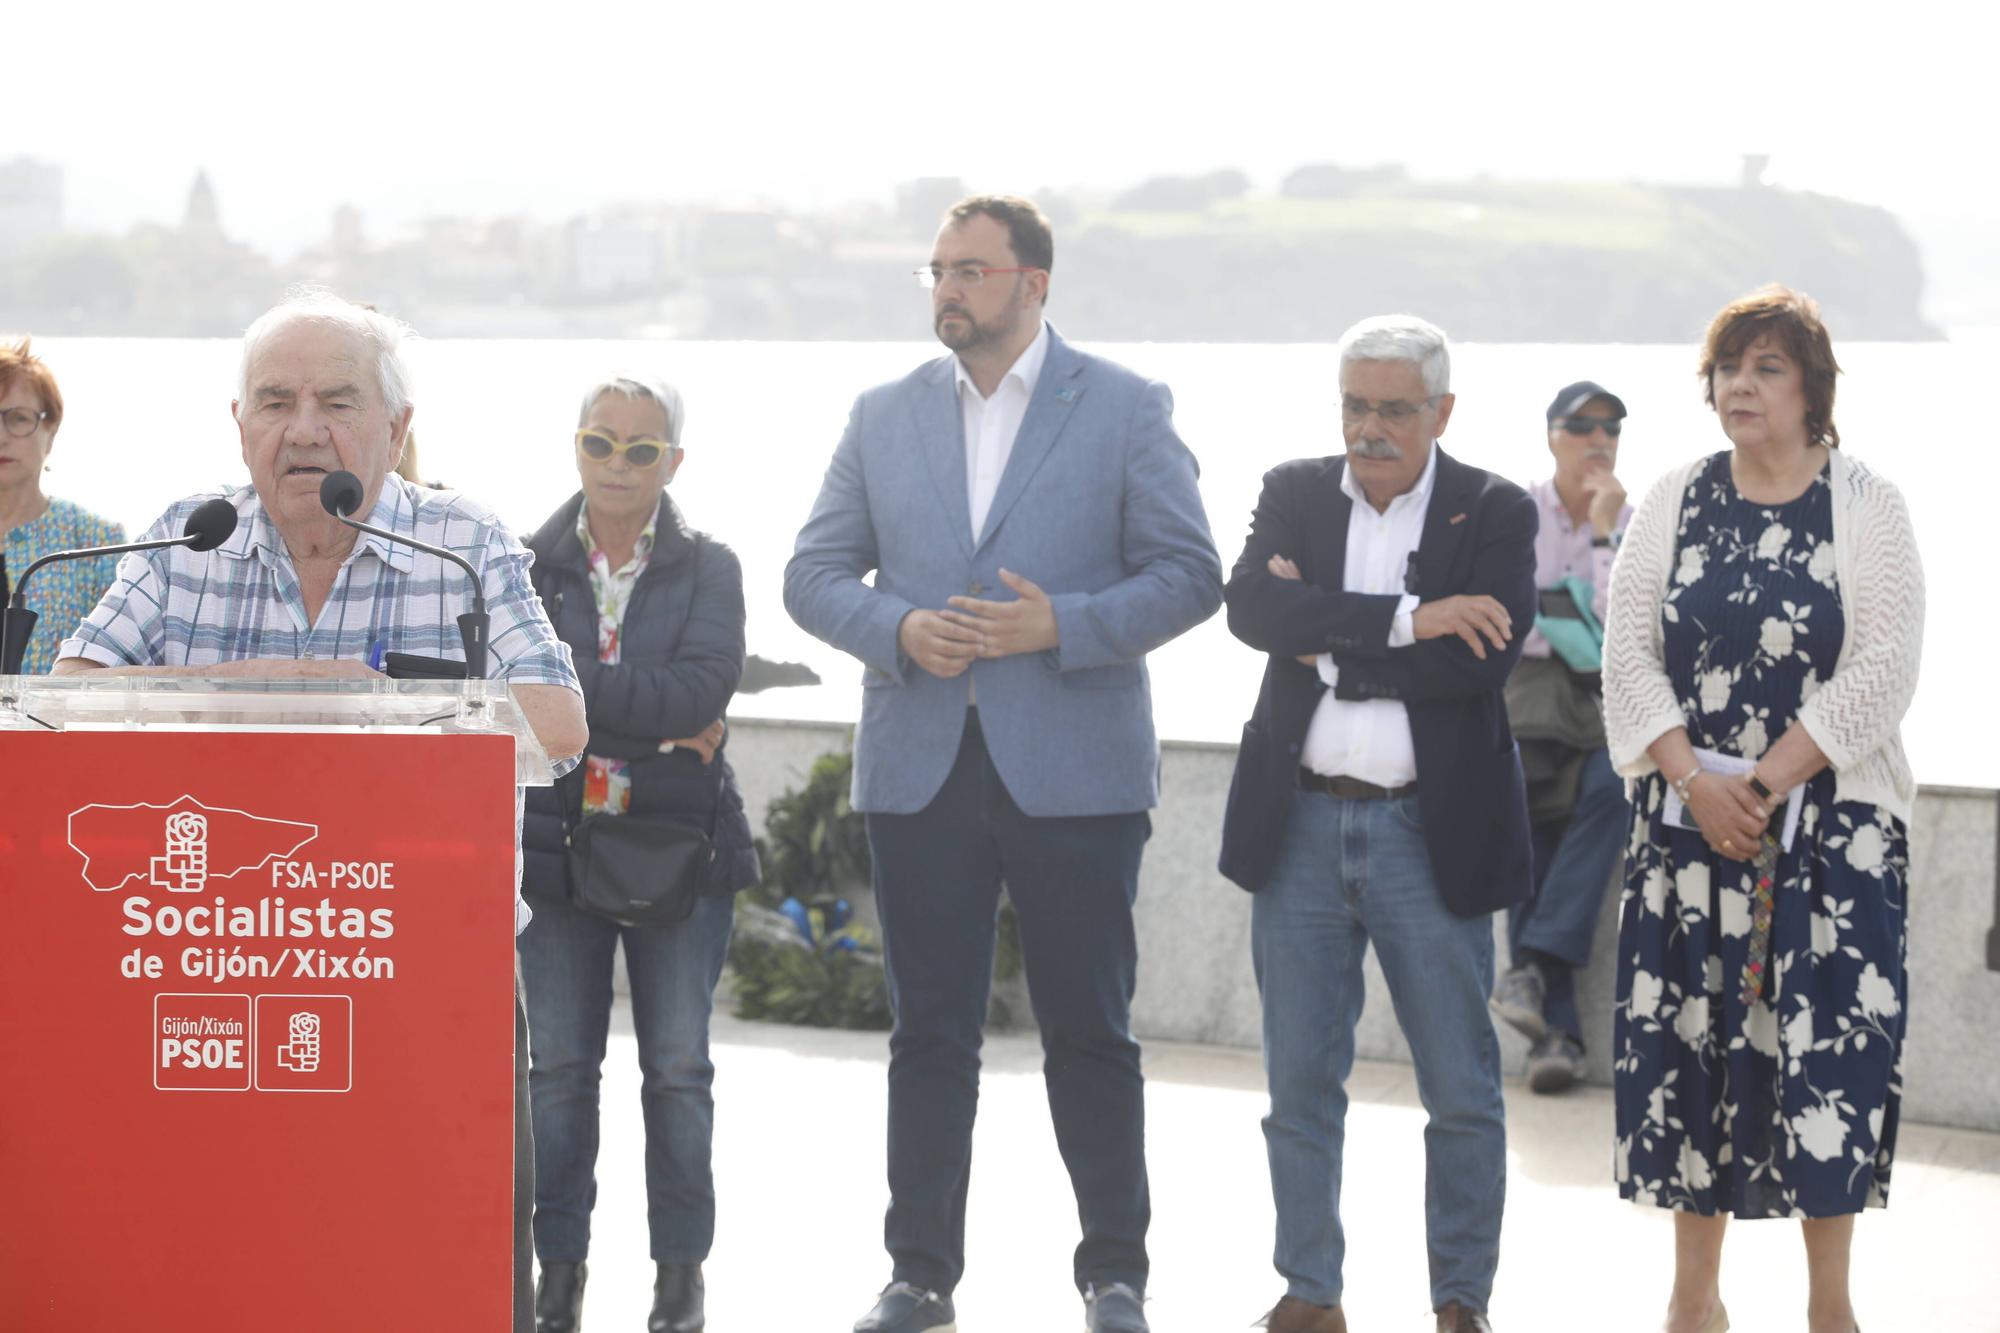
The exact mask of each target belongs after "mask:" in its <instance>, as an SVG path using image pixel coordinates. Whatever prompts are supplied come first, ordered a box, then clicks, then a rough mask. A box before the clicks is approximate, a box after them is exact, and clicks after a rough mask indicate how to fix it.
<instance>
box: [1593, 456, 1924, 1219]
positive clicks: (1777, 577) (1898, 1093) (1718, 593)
mask: <svg viewBox="0 0 2000 1333" xmlns="http://www.w3.org/2000/svg"><path fill="white" fill-rule="evenodd" d="M1675 554H1676V567H1675V569H1674V572H1673V575H1672V577H1671V578H1670V579H1669V581H1668V589H1667V596H1666V600H1665V603H1664V605H1663V607H1662V611H1661V615H1662V620H1663V623H1662V629H1663V631H1664V635H1663V638H1664V644H1665V658H1666V661H1665V667H1666V671H1667V675H1668V678H1669V679H1670V680H1671V681H1672V683H1673V687H1674V693H1675V696H1676V697H1677V698H1678V699H1679V700H1680V703H1681V711H1682V714H1683V716H1685V717H1686V719H1687V725H1688V738H1689V739H1690V740H1691V741H1692V742H1693V743H1694V744H1695V745H1696V746H1697V747H1699V748H1701V749H1707V750H1716V751H1720V752H1722V753H1725V754H1732V755H1738V756H1741V757H1743V758H1747V759H1755V758H1757V757H1758V756H1760V755H1761V754H1763V753H1764V751H1765V750H1766V749H1768V748H1769V747H1770V745H1771V744H1772V743H1773V742H1775V741H1776V740H1777V739H1778V737H1780V736H1782V735H1783V734H1784V732H1785V729H1786V728H1787V727H1789V726H1790V725H1791V723H1792V720H1793V718H1794V717H1795V716H1796V715H1797V713H1798V709H1799V706H1800V704H1801V703H1802V702H1803V701H1804V700H1806V699H1808V698H1810V697H1812V693H1813V691H1814V690H1816V689H1818V688H1819V686H1820V685H1821V684H1822V683H1823V682H1825V681H1826V680H1827V679H1828V678H1829V677H1830V676H1831V675H1832V674H1833V669H1834V663H1835V661H1836V660H1837V659H1838V657H1839V655H1840V644H1841V638H1842V632H1843V628H1844V619H1843V615H1842V610H1841V598H1840V589H1839V586H1838V584H1837V583H1836V581H1835V578H1834V556H1833V509H1832V491H1831V487H1830V486H1829V484H1828V479H1827V474H1826V473H1825V472H1822V473H1821V474H1820V476H1819V477H1818V479H1817V480H1815V481H1814V482H1813V484H1812V485H1811V486H1809V487H1807V488H1806V491H1805V493H1804V494H1803V495H1801V496H1799V497H1798V498H1797V499H1795V500H1792V501H1790V502H1788V503H1785V504H1780V505H1760V504H1754V503H1751V502H1750V501H1747V500H1745V499H1743V498H1742V497H1741V496H1740V495H1738V494H1737V492H1736V486H1735V483H1734V481H1733V479H1732V476H1731V472H1730V455H1729V454H1728V453H1722V454H1718V455H1716V456H1715V457H1714V458H1712V459H1710V460H1708V462H1707V463H1705V464H1704V465H1702V466H1701V467H1700V468H1698V469H1697V470H1696V472H1695V475H1694V479H1693V481H1692V482H1691V483H1690V484H1689V487H1688V490H1687V492H1686V494H1685V495H1684V496H1683V498H1682V508H1681V514H1680V523H1679V536H1678V539H1677V542H1676V553H1675ZM1666 794H1667V783H1666V780H1665V778H1664V777H1663V776H1661V775H1660V774H1658V773H1653V774H1649V775H1648V776H1647V777H1646V778H1645V779H1643V780H1642V781H1641V782H1640V783H1639V784H1638V787H1637V790H1636V791H1635V792H1634V794H1633V795H1634V799H1633V806H1632V838H1631V844H1630V846H1629V848H1628V849H1627V855H1626V862H1625V888H1624V893H1623V895H1622V896H1621V899H1620V903H1619V920H1618V981H1617V991H1616V1000H1615V1011H1614V1014H1613V1056H1614V1070H1615V1078H1616V1101H1617V1143H1616V1149H1615V1161H1614V1165H1615V1171H1616V1175H1617V1179H1618V1190H1619V1193H1620V1194H1621V1195H1623V1196H1624V1197H1625V1198H1628V1199H1631V1200H1634V1201H1636V1202H1639V1203H1649V1204H1654V1205H1657V1206H1659V1207H1663V1208H1673V1209H1678V1210H1683V1211H1691V1212H1697V1213H1705V1214H1714V1213H1731V1214H1734V1215H1735V1216H1737V1217H1743V1218H1755V1217H1833V1216H1837V1215H1840V1214H1844V1213H1856V1212H1860V1211H1861V1210H1862V1209H1863V1208H1864V1207H1870V1206H1873V1207H1881V1206H1883V1205H1884V1204H1886V1203H1887V1201H1888V1193H1889V1171H1890V1166H1891V1163H1892V1161H1893V1159H1894V1156H1895V1145H1896V1123H1897V1116H1898V1111H1899V1107H1900V1102H1901V1097H1902V1046H1903V1026H1904V1021H1905V1012H1906V1005H1907V1000H1908V990H1907V985H1906V981H1905V977H1904V952H1905V934H1904V925H1905V918H1904V913H1905V905H1906V890H1907V887H1908V878H1909V864H1910V856H1909V839H1908V835H1907V833H1906V831H1905V829H1904V827H1903V823H1902V821H1901V820H1900V819H1897V818H1896V817H1894V816H1893V815H1890V814H1888V813H1887V812H1885V811H1883V810H1882V809H1880V808H1879V807H1877V806H1874V805H1868V804H1861V803H1858V802H1853V801H1839V800H1836V799H1835V798H1834V774H1833V772H1832V770H1830V769H1829V770H1826V771H1822V772H1821V773H1819V774H1818V775H1817V776H1815V777H1814V778H1813V779H1812V780H1811V781H1810V782H1809V783H1807V785H1806V792H1805V802H1804V808H1803V810H1802V812H1801V816H1800V823H1799V830H1798V835H1797V838H1796V840H1795V842H1794V843H1793V846H1792V849H1791V850H1790V851H1788V852H1786V853H1784V854H1783V855H1782V856H1781V857H1780V859H1779V861H1778V867H1777V876H1776V889H1775V908H1774V912H1773V916H1772V923H1771V954H1770V959H1771V961H1770V966H1769V970H1768V971H1767V973H1766V978H1767V979H1766V981H1765V985H1764V993H1763V995H1762V996H1761V997H1760V998H1759V1000H1758V1001H1757V1002H1756V1003H1755V1004H1754V1005H1752V1006H1750V1007H1749V1008H1747V1009H1746V1008H1745V1007H1744V1005H1743V1003H1742V1001H1741V999H1740V997H1739V994H1738V984H1739V978H1740V977H1741V975H1742V972H1743V964H1744V958H1745V955H1746V953H1747V950H1748V940H1749V934H1750V905H1751V898H1750V891H1751V887H1752V885H1751V875H1752V871H1751V869H1750V864H1749V863H1748V862H1744V861H1732V860H1729V859H1727V858H1724V857H1722V856H1719V855H1717V854H1715V853H1713V852H1711V851H1710V850H1709V848H1708V845H1707V843H1706V842H1704V841H1703V839H1702V836H1701V835H1700V834H1699V833H1696V832H1693V831H1691V830H1683V829H1679V828H1675V827H1672V826H1669V825H1667V824H1666V823H1665V821H1664V818H1663V814H1664V804H1665V798H1666Z"/></svg>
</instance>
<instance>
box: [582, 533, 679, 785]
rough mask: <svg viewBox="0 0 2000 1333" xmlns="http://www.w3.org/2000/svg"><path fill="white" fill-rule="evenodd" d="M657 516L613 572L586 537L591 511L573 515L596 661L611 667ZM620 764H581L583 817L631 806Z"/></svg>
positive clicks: (597, 760)
mask: <svg viewBox="0 0 2000 1333" xmlns="http://www.w3.org/2000/svg"><path fill="white" fill-rule="evenodd" d="M659 526H660V511H659V510H658V509H655V510H654V511H653V517H652V518H651V519H649V520H647V522H646V530H645V531H644V532H642V533H640V534H639V540H638V542H637V543H635V544H634V545H633V547H632V558H631V559H630V560H627V561H626V562H625V563H624V564H623V565H621V566H619V567H618V568H617V569H613V568H612V567H611V557H609V556H607V555H606V554H605V553H604V548H603V547H602V546H600V545H598V542H597V538H596V537H594V536H592V535H591V532H590V506H589V505H588V504H585V505H582V506H580V507H579V508H578V509H577V511H576V539H577V540H578V541H579V542H581V543H582V544H583V549H584V550H586V551H588V552H590V590H591V592H592V593H593V594H595V596H596V599H597V660H598V661H600V662H603V663H605V664H606V665H609V664H611V663H613V662H616V661H617V660H618V642H619V634H620V631H622V630H623V629H624V627H625V608H626V607H628V606H630V605H631V604H632V590H633V589H634V588H635V587H637V586H638V584H639V576H640V575H641V574H643V573H645V572H646V566H647V564H649V563H650V562H651V561H652V558H653V542H654V539H655V537H656V535H657V534H658V532H659ZM626 768H627V764H626V761H625V760H623V759H606V758H604V757H602V756H600V755H594V754H593V755H589V756H587V757H586V758H585V760H584V773H583V813H585V814H586V815H595V814H612V815H622V814H624V813H625V812H626V811H627V810H629V809H630V808H631V806H632V778H631V775H630V774H629V773H627V772H626Z"/></svg>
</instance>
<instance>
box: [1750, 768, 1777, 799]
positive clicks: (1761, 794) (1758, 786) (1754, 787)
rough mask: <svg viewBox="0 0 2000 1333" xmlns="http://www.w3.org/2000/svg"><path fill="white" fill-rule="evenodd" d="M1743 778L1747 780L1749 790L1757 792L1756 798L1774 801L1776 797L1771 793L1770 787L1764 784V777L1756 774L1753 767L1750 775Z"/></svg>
mask: <svg viewBox="0 0 2000 1333" xmlns="http://www.w3.org/2000/svg"><path fill="white" fill-rule="evenodd" d="M1745 780H1746V781H1747V782H1749V784H1750V790H1751V791H1753V792H1755V793H1756V794H1757V799H1758V800H1760V801H1775V800H1777V799H1778V798H1777V797H1776V796H1774V795H1772V793H1771V789H1770V788H1769V787H1766V786H1765V785H1764V779H1762V778H1760V777H1758V776H1757V772H1756V770H1755V769H1752V770H1751V771H1750V776H1749V777H1748V778H1747V779H1745Z"/></svg>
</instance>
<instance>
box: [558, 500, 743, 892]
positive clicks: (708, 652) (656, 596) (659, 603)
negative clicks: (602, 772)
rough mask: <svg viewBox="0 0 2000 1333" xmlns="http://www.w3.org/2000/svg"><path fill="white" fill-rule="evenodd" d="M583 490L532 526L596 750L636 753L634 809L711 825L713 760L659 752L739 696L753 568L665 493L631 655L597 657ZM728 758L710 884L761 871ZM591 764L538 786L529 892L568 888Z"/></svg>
mask: <svg viewBox="0 0 2000 1333" xmlns="http://www.w3.org/2000/svg"><path fill="white" fill-rule="evenodd" d="M582 507H583V494H582V492H578V493H577V494H575V495H573V496H571V497H570V498H569V500H568V501H567V502H565V503H564V504H563V506H562V507H561V508H560V509H558V510H556V512H555V514H554V515H553V516H551V517H550V519H549V521H548V522H547V523H544V524H543V525H542V528H541V531H539V532H537V533H536V534H535V535H534V536H532V537H530V538H529V539H528V543H527V544H528V549H529V550H531V551H533V552H534V553H535V564H534V569H533V571H532V573H533V577H534V581H535V591H536V592H538V593H540V594H541V597H542V605H543V606H544V607H545V608H547V610H548V615H549V620H550V622H551V623H552V624H554V625H555V628H556V633H557V634H558V635H560V636H561V638H562V641H563V642H564V643H567V644H568V645H569V649H570V654H571V656H572V657H574V658H575V660H576V674H577V677H578V679H579V680H581V681H582V682H583V700H584V708H585V712H586V715H587V716H588V718H589V721H590V748H589V753H590V754H594V755H601V756H603V757H604V758H607V759H623V760H626V761H627V762H628V763H630V765H631V767H630V769H629V770H628V773H629V775H630V777H631V780H632V805H631V809H630V810H629V811H628V813H629V814H632V815H636V816H640V817H647V816H650V817H654V818H661V817H664V818H670V819H675V820H679V821H683V822H687V823H692V824H696V825H700V826H706V824H707V822H708V817H709V793H710V791H711V790H713V785H712V784H713V782H714V776H715V775H714V772H713V770H711V769H709V768H707V767H705V766H704V765H703V764H702V762H701V757H700V756H699V755H697V754H695V753H694V752H693V751H691V750H675V751H673V752H671V753H669V754H661V753H660V752H659V744H660V742H661V741H663V740H672V739H676V738H679V737H683V736H693V735H696V734H697V733H699V732H700V731H701V729H702V728H703V727H706V726H707V725H708V724H709V723H711V722H713V721H715V719H716V718H718V717H720V716H722V712H723V710H724V709H725V708H726V707H728V705H729V699H730V696H731V695H733V694H734V693H735V692H736V682H737V680H738V679H739V678H740V677H741V676H742V674H743V567H742V565H741V564H739V563H738V562H737V559H736V553H735V552H734V551H732V550H730V549H729V548H728V547H727V546H724V545H723V544H722V543H720V542H718V541H715V540H713V539H712V538H710V537H708V536H707V535H706V534H704V533H699V532H691V531H689V529H688V527H687V525H686V523H685V522H683V521H682V519H681V515H680V510H679V509H678V508H677V507H676V506H675V504H674V502H673V500H672V499H671V498H666V497H663V498H662V501H661V506H660V519H659V525H658V527H657V529H656V532H655V540H654V546H653V556H652V559H651V560H650V561H648V562H647V564H646V568H645V570H644V571H643V572H642V573H641V574H640V575H639V582H638V585H637V586H636V587H634V588H633V590H632V601H631V603H630V604H629V605H628V606H627V607H626V609H625V622H624V626H623V629H622V631H621V634H620V643H619V650H618V655H619V660H618V661H617V662H616V663H615V664H612V665H606V664H604V663H602V662H599V661H598V660H597V598H596V596H595V594H593V593H592V591H591V587H590V564H589V556H588V554H587V553H586V552H585V551H584V549H583V543H582V542H580V541H578V540H577V535H576V518H577V513H578V512H579V511H580V510H581V509H582ZM718 762H720V763H721V764H722V814H721V818H720V819H719V820H718V821H717V823H716V833H715V838H716V858H715V867H714V872H713V874H712V875H711V876H710V880H709V886H708V892H710V893H712V894H717V895H723V896H726V895H728V894H732V893H735V892H736V891H737V890H739V889H743V888H746V887H748V886H749V885H752V884H755V883H756V882H757V873H758V872H757V853H756V851H755V849H754V848H753V847H752V846H751V842H750V821H749V819H748V818H747V817H746V816H745V815H744V813H743V798H742V796H741V795H740V794H739V793H738V792H737V790H736V775H735V774H734V773H732V772H731V771H730V770H729V764H728V760H727V759H721V760H719V761H718ZM584 767H585V766H584V765H582V764H578V765H577V766H576V768H575V769H574V770H572V771H571V772H570V773H569V774H568V775H567V776H566V777H564V778H562V779H561V780H560V781H558V782H557V783H556V785H555V786H554V787H530V788H528V807H527V818H526V822H525V823H524V825H523V827H522V831H521V849H522V852H523V854H524V859H525V862H526V866H525V871H524V874H523V878H522V889H523V891H524V892H525V893H527V894H528V896H529V897H531V898H533V897H544V898H547V897H556V898H566V897H567V896H568V894H569V877H568V868H567V865H568V863H567V860H566V858H565V856H564V852H563V845H564V836H565V832H566V830H567V828H568V827H569V825H570V824H572V823H574V822H575V821H576V820H577V819H578V818H579V817H580V816H581V815H582V811H583V776H584Z"/></svg>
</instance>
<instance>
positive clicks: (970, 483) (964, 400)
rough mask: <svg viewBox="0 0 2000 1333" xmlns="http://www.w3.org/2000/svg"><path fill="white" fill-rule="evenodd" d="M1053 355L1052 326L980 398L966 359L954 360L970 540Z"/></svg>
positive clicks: (997, 485)
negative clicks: (962, 423)
mask: <svg viewBox="0 0 2000 1333" xmlns="http://www.w3.org/2000/svg"><path fill="white" fill-rule="evenodd" d="M1048 358H1049V326H1048V321H1046V320H1044V321H1043V322H1042V327H1041V331H1040V332H1038V333H1037V334H1035V340H1034V341H1033V342H1031V343H1029V344H1028V350H1027V351H1025V352H1023V353H1021V355H1020V356H1018V357H1016V358H1015V359H1014V364H1013V365H1012V366H1010V367H1008V369H1007V373H1006V374H1005V375H1002V376H1001V377H1000V383H999V384H997V385H995V386H994V389H993V394H992V396H991V397H988V398H982V397H981V396H980V394H979V388H978V386H977V385H975V384H974V383H973V382H972V376H970V375H968V374H966V373H965V363H964V362H963V361H961V360H959V359H958V358H957V357H953V358H952V360H951V370H952V374H953V375H954V376H955V377H956V378H957V380H958V407H959V411H960V412H961V413H962V414H963V418H964V421H965V498H966V500H967V501H968V502H969V503H970V505H971V508H972V540H973V541H975V542H976V541H978V540H979V534H980V531H981V530H982V529H984V528H985V526H986V511H987V510H989V509H991V508H992V507H993V493H994V492H995V491H997V490H999V489H1000V474H1001V473H1003V472H1005V471H1006V470H1007V459H1008V457H1009V456H1010V455H1012V454H1013V452H1014V437H1015V436H1017V435H1019V434H1020V433H1021V419H1022V418H1023V417H1025V416H1027V415H1028V400H1029V399H1030V398H1032V397H1034V395H1035V382H1036V381H1037V380H1039V379H1040V378H1041V377H1042V363H1043V362H1044V361H1046V360H1048Z"/></svg>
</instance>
